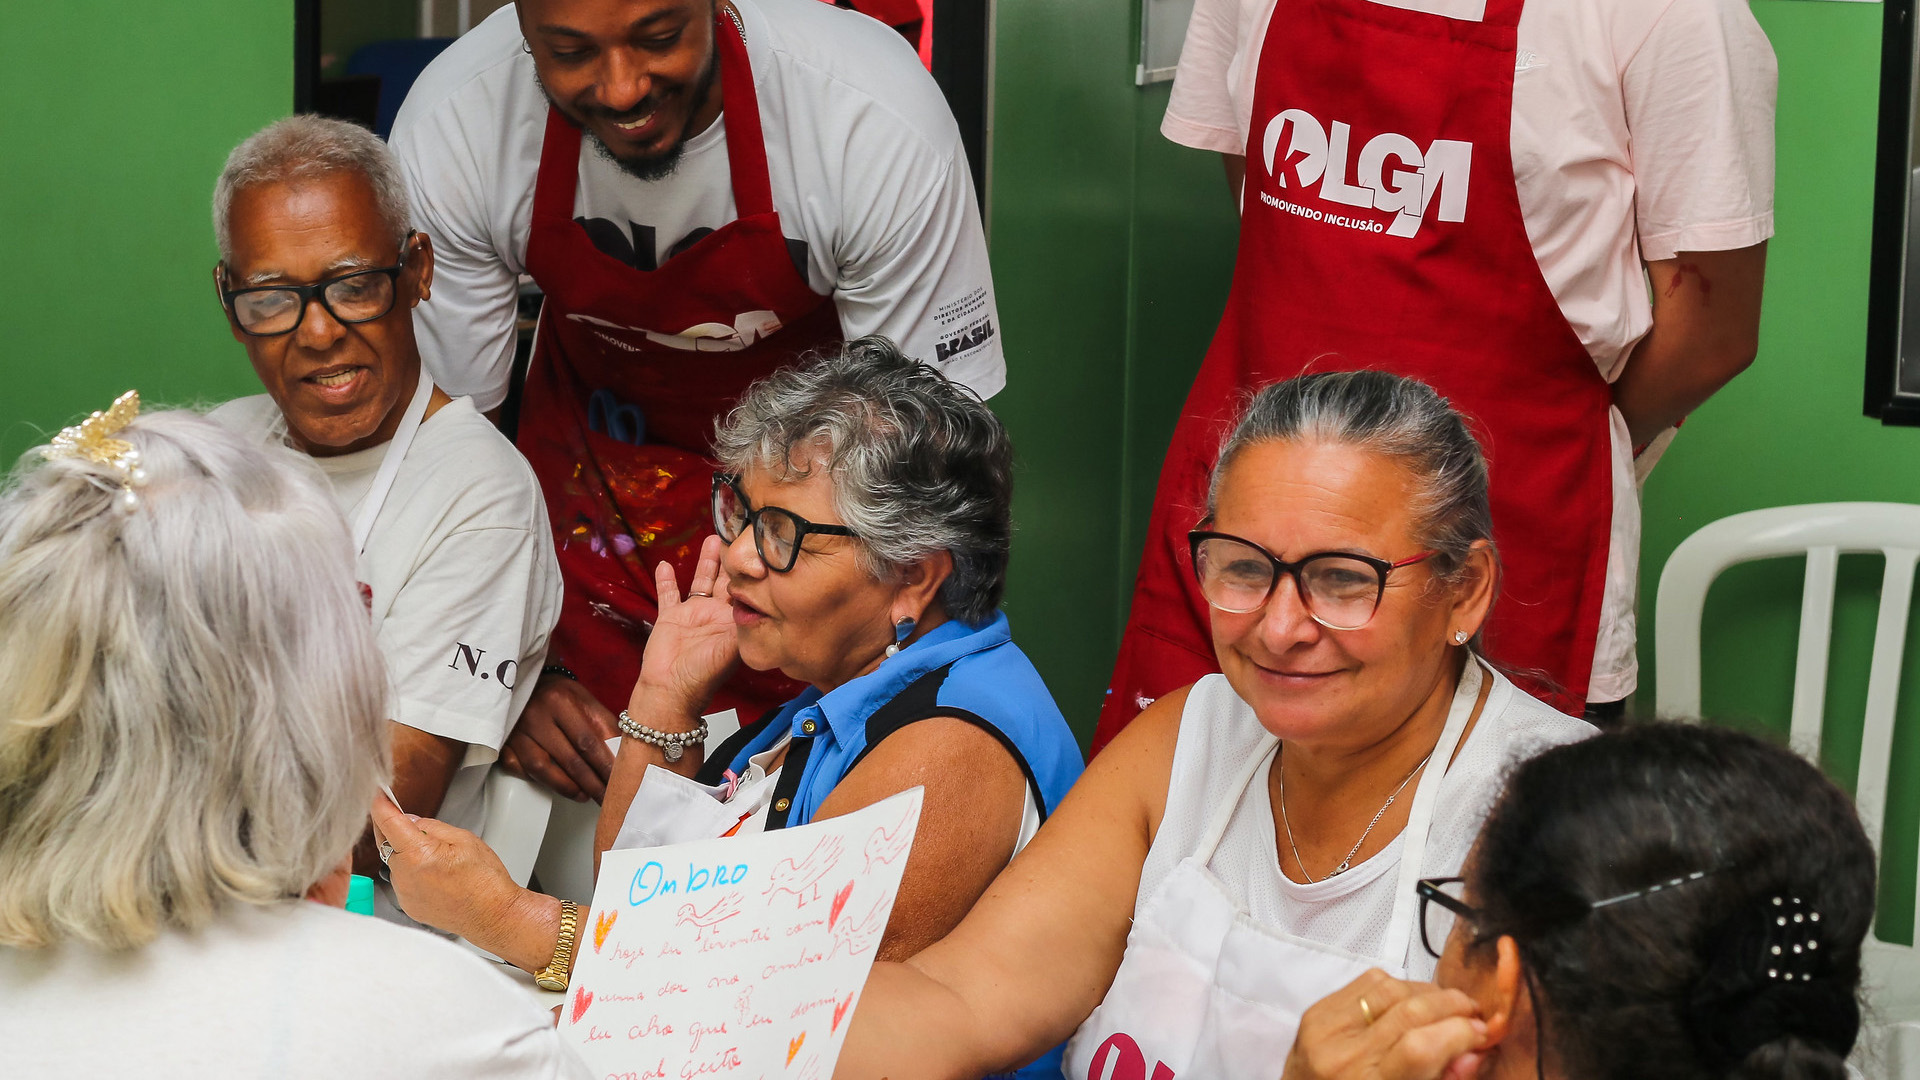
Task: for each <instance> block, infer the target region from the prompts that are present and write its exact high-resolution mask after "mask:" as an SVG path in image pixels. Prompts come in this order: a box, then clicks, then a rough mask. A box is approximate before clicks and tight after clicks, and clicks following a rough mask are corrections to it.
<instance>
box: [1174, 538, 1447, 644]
mask: <svg viewBox="0 0 1920 1080" xmlns="http://www.w3.org/2000/svg"><path fill="white" fill-rule="evenodd" d="M1187 542H1188V544H1189V545H1191V554H1192V555H1193V572H1194V576H1195V577H1197V578H1198V579H1199V582H1200V595H1202V596H1204V597H1206V598H1207V603H1209V604H1212V605H1213V606H1214V607H1216V608H1219V609H1220V610H1221V611H1225V612H1228V613H1231V614H1234V615H1245V614H1248V613H1249V612H1254V611H1259V610H1260V609H1261V608H1263V607H1265V606H1266V605H1267V600H1268V599H1269V598H1270V597H1272V596H1273V589H1274V586H1275V585H1276V584H1278V583H1279V581H1280V579H1281V577H1283V576H1285V577H1291V578H1293V586H1294V589H1295V591H1297V592H1298V593H1299V594H1300V603H1301V604H1302V605H1303V606H1304V607H1305V608H1306V609H1307V614H1308V615H1310V616H1312V617H1313V621H1314V622H1317V623H1319V624H1320V625H1321V626H1324V627H1326V628H1327V629H1329V630H1358V629H1360V628H1361V627H1363V626H1365V625H1367V623H1368V621H1370V620H1371V619H1372V618H1373V613H1374V612H1375V611H1378V610H1379V609H1380V598H1381V597H1382V596H1384V595H1385V594H1386V589H1387V575H1388V574H1390V573H1392V572H1393V571H1395V570H1397V569H1399V568H1400V567H1403V566H1412V565H1413V564H1415V563H1419V562H1425V561H1426V560H1428V559H1431V558H1433V557H1434V556H1435V555H1437V554H1439V552H1437V551H1423V552H1421V553H1420V554H1418V555H1415V556H1413V557H1412V558H1408V559H1401V560H1400V561H1399V562H1388V561H1387V560H1385V559H1376V558H1374V557H1373V556H1371V555H1361V554H1358V553H1356V552H1351V551H1321V552H1316V553H1315V554H1312V555H1309V556H1307V557H1306V558H1304V559H1301V560H1300V561H1299V562H1282V561H1281V560H1279V559H1277V558H1275V557H1274V556H1273V553H1272V552H1270V551H1268V550H1267V549H1266V548H1263V547H1261V546H1260V545H1259V544H1256V543H1254V542H1253V541H1251V540H1242V539H1241V538H1239V537H1237V536H1232V535H1229V534H1227V533H1220V532H1209V531H1207V530H1204V529H1196V530H1194V531H1193V532H1190V533H1188V534H1187Z"/></svg>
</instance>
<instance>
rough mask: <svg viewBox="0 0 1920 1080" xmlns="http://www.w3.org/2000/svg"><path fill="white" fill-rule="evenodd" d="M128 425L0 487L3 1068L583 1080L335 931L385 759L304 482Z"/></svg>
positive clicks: (496, 1003) (95, 420)
mask: <svg viewBox="0 0 1920 1080" xmlns="http://www.w3.org/2000/svg"><path fill="white" fill-rule="evenodd" d="M138 408H139V402H138V398H137V397H136V396H134V395H132V394H128V395H125V396H124V397H123V398H122V399H121V400H120V401H118V402H116V403H115V405H114V407H113V408H112V409H110V410H108V411H107V412H105V413H96V414H94V416H93V417H92V418H91V419H89V420H88V421H86V422H85V423H84V424H81V425H76V426H75V427H72V428H68V429H67V430H66V431H65V432H63V433H62V434H61V436H60V437H59V438H58V439H57V440H55V442H54V444H53V445H51V446H48V447H43V448H41V450H40V451H39V452H35V453H33V454H31V455H29V457H28V458H26V459H25V460H24V461H23V462H22V463H21V467H20V469H19V471H18V472H17V473H16V475H15V477H14V479H13V481H12V483H11V484H9V485H7V486H6V487H5V488H4V489H0V1046H4V1047H6V1055H7V1059H6V1060H7V1067H8V1073H9V1075H19V1076H81V1075H140V1076H147V1077H160V1078H172V1077H182V1078H184V1077H205V1076H265V1075H273V1076H283V1077H312V1078H315V1080H319V1078H322V1077H325V1078H332V1077H336V1076H341V1075H353V1076H379V1077H395V1078H399V1077H434V1076H459V1077H474V1076H488V1077H556V1076H577V1075H583V1072H584V1071H583V1067H582V1066H581V1065H580V1064H579V1062H578V1061H577V1059H575V1058H574V1057H573V1056H572V1054H571V1052H570V1051H568V1050H567V1049H566V1048H565V1047H564V1046H562V1045H561V1043H560V1042H559V1039H558V1038H557V1036H555V1034H554V1032H553V1030H552V1028H551V1027H550V1026H549V1025H548V1024H546V1023H545V1022H544V1020H545V1018H544V1017H543V1016H542V1015H541V1013H540V1012H539V1010H538V1009H536V1008H534V1007H533V1006H532V1005H531V1004H530V1003H528V1002H526V1001H525V1000H524V999H523V997H522V996H521V994H520V992H519V991H516V990H515V988H514V987H513V986H512V984H511V983H509V982H507V981H506V980H505V979H503V978H501V977H500V975H499V974H498V973H496V972H493V971H491V970H489V968H488V965H487V964H485V963H484V962H482V961H481V960H479V959H478V958H476V957H474V956H471V955H468V954H467V953H466V952H465V951H464V950H462V949H460V948H458V947H456V946H454V945H452V944H450V943H448V942H444V941H440V940H437V939H435V938H433V937H431V936H429V935H427V934H422V933H419V932H417V931H413V930H405V929H401V928H400V927H397V926H392V925H390V924H388V923H384V922H381V921H380V920H378V919H372V918H366V917H363V916H359V915H351V914H348V913H346V912H344V911H341V910H339V906H340V904H341V903H342V902H343V901H344V899H345V895H346V889H347V878H348V867H349V861H348V852H349V850H350V849H351V848H352V846H353V843H354V841H355V839H356V838H358V837H359V835H360V831H361V829H362V828H364V826H365V822H366V814H367V804H368V802H369V801H370V800H371V799H372V797H373V793H374V789H375V787H376V785H378V784H379V783H381V782H382V781H383V778H384V777H385V776H386V775H387V774H388V772H389V771H390V768H391V766H390V763H389V761H388V753H387V744H386V738H385V733H384V730H383V725H384V723H385V720H384V717H385V708H386V694H387V685H386V670H385V668H384V667H383V665H382V664H381V661H380V654H379V652H378V650H377V649H376V648H375V646H374V639H373V630H372V627H371V626H370V625H369V622H368V619H367V613H366V608H365V606H364V604H363V602H362V601H361V599H360V594H359V591H358V589H357V588H356V586H355V584H354V574H353V552H352V550H351V545H350V543H349V541H348V538H347V531H346V524H345V522H343V521H342V520H341V518H340V513H339V511H338V510H336V509H335V508H334V503H333V498H332V496H331V495H329V494H328V492H327V490H326V486H325V481H324V479H323V478H322V477H320V475H319V474H318V473H317V472H316V471H315V470H314V469H313V466H312V465H311V464H309V463H308V462H307V461H306V459H305V458H304V457H302V456H301V455H299V454H297V453H295V452H294V451H292V450H282V449H278V448H263V447H261V446H258V445H256V444H253V443H250V442H247V441H245V440H243V439H241V438H240V437H239V436H237V435H234V434H232V433H230V432H229V431H228V430H227V429H226V428H224V427H222V426H221V425H219V424H216V423H214V422H212V421H210V420H206V419H204V418H202V417H199V416H195V415H193V414H190V413H181V412H161V413H154V414H150V415H147V416H142V417H138V418H135V417H134V414H135V413H136V412H137V410H138ZM303 897H304V899H303ZM310 901H320V902H318V903H315V902H310Z"/></svg>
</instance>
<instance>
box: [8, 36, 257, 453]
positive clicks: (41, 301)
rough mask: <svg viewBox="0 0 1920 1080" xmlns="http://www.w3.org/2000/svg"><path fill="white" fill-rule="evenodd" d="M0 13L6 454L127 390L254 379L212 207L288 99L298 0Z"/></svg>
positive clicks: (185, 391)
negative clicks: (229, 312)
mask: <svg viewBox="0 0 1920 1080" xmlns="http://www.w3.org/2000/svg"><path fill="white" fill-rule="evenodd" d="M5 11H6V14H5V15H4V16H0V37H3V38H4V39H5V40H6V42H7V43H8V50H7V62H6V63H5V64H0V102H5V104H6V107H5V108H4V109H0V146H4V147H5V148H6V149H5V151H4V152H3V153H0V297H5V298H6V303H5V304H4V306H0V374H4V376H5V386H6V388H7V390H6V394H5V396H4V397H3V398H0V461H4V462H9V463H10V462H11V461H12V460H13V459H14V458H15V457H17V456H18V455H19V454H20V453H21V452H22V451H24V450H25V449H26V448H27V447H29V446H32V445H33V444H35V443H38V442H41V441H44V434H45V433H46V432H47V431H49V430H58V428H59V427H60V426H61V425H62V424H65V423H68V422H70V421H71V420H72V419H73V418H74V417H75V416H77V415H81V414H84V413H86V412H89V411H91V410H94V409H103V408H106V406H107V405H108V403H110V402H111V401H112V400H113V399H114V397H115V396H116V395H117V394H119V393H120V392H121V391H123V390H126V389H127V388H128V387H129V386H133V387H137V388H138V389H139V390H140V392H141V394H142V395H143V396H145V397H146V398H147V400H149V401H171V402H180V401H192V400H196V399H200V398H208V399H212V400H219V399H221V398H224V397H230V396H233V395H235V394H238V393H241V392H243V391H247V390H251V389H253V388H254V387H255V386H256V385H257V384H256V382H255V380H254V378H253V372H252V370H251V369H249V368H248V367H247V364H246V358H245V356H244V355H243V354H242V353H241V352H240V350H239V348H238V347H237V346H235V345H234V344H233V342H232V340H231V339H230V338H228V337H227V334H226V324H225V322H224V320H223V319H222V318H221V316H220V310H219V305H218V304H217V302H216V301H215V300H214V295H213V285H212V284H211V278H210V271H211V269H212V267H213V264H214V261H215V260H216V259H217V258H218V257H219V255H218V252H217V251H216V250H215V247H214V243H213V227H212V225H211V224H210V213H209V209H208V204H209V198H210V196H211V194H212V191H213V180H214V177H215V176H216V175H217V174H218V173H219V170H220V164H221V162H222V161H224V160H225V158H226V155H227V151H228V150H230V149H231V148H232V147H233V145H234V144H235V143H237V142H239V141H240V139H241V138H243V137H244V136H246V135H247V134H248V133H250V132H252V131H253V130H255V129H256V128H259V127H261V126H262V125H264V124H266V123H267V122H269V121H271V120H273V119H274V118H276V117H279V116H282V115H284V114H285V113H286V112H287V111H288V109H290V108H291V107H292V102H293V45H292V43H293V5H292V4H291V3H280V4H267V3H261V2H259V0H170V2H169V3H167V4H166V5H164V6H163V7H162V8H155V9H153V10H152V11H148V12H146V13H145V14H139V15H137V17H135V14H136V13H135V12H134V9H130V8H129V6H128V5H127V4H125V3H103V2H101V0H65V2H62V3H58V4H27V3H12V4H8V5H6V7H5ZM130 18H131V19H132V20H133V21H132V22H131V23H130V22H129V19H130ZM108 28H113V29H108ZM82 55H84V59H80V57H81V56H82Z"/></svg>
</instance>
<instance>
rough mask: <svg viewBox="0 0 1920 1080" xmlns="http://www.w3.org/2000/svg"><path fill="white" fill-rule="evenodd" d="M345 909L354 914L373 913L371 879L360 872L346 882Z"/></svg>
mask: <svg viewBox="0 0 1920 1080" xmlns="http://www.w3.org/2000/svg"><path fill="white" fill-rule="evenodd" d="M347 910H348V911H351V912H353V913H354V914H356V915H371V914H373V879H372V878H370V877H366V876H364V875H361V874H355V875H353V877H352V879H350V880H349V881H348V882H347Z"/></svg>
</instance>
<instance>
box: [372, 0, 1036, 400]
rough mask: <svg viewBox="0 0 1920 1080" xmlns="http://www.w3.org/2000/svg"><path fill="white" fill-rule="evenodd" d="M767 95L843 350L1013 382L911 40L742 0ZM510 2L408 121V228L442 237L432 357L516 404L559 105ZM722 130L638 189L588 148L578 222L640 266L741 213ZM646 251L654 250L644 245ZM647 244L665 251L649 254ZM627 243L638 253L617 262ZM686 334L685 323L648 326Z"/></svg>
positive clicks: (448, 57)
mask: <svg viewBox="0 0 1920 1080" xmlns="http://www.w3.org/2000/svg"><path fill="white" fill-rule="evenodd" d="M733 6H734V7H735V8H736V9H737V10H738V11H739V13H740V18H741V20H742V22H743V23H744V25H745V27H746V35H747V54H748V58H749V60H750V62H751V63H752V66H753V75H754V85H755V88H756V92H757V93H758V95H759V98H760V116H761V127H762V128H763V129H764V137H765V139H766V150H767V165H768V171H769V174H770V178H771V180H772V183H773V202H774V208H775V209H776V210H777V211H779V214H780V221H781V227H782V228H783V230H784V231H785V233H786V236H787V238H788V241H789V247H790V248H791V247H793V246H794V245H795V243H796V242H797V243H798V244H803V245H805V262H806V276H807V281H808V284H809V285H811V287H812V288H813V291H815V292H817V293H819V294H821V295H823V296H824V295H827V294H832V297H833V303H834V305H835V307H836V308H837V309H838V311H839V315H840V325H841V329H842V331H843V332H844V333H845V334H846V336H848V337H849V338H852V337H858V336H861V335H865V334H884V335H886V336H887V337H889V338H892V339H893V340H894V341H895V342H896V343H897V344H899V345H900V347H901V349H902V350H903V351H904V352H906V353H907V355H909V356H914V357H918V358H920V359H923V360H926V361H927V362H929V363H932V364H934V365H935V366H936V367H939V368H940V369H941V370H942V371H944V372H945V373H946V375H947V376H948V377H949V378H951V379H953V380H955V381H956V382H960V383H964V384H965V385H967V386H969V387H971V388H972V389H973V390H974V391H975V392H976V393H978V394H979V395H980V396H981V397H990V396H991V395H993V394H994V393H996V392H998V391H999V389H1000V388H1001V386H1003V385H1004V384H1005V382H1006V365H1005V361H1004V360H1003V358H1002V354H1001V350H1000V337H999V318H998V315H997V312H996V310H995V306H994V296H993V278H992V276H991V274H990V272H989V270H988V265H987V245H986V234H985V232H984V230H983V229H982V228H981V224H980V212H979V208H978V206H977V205H976V204H975V202H974V192H973V180H972V177H971V175H970V174H969V173H968V171H967V161H966V154H965V152H964V151H963V150H962V148H961V144H960V130H959V127H958V125H956V124H955V123H954V120H953V114H952V113H951V112H950V111H949V110H948V108H947V104H946V100H945V99H944V98H943V97H941V95H940V89H939V87H938V86H937V85H936V84H935V83H934V81H933V78H932V76H930V75H928V74H927V71H926V69H925V68H923V67H921V66H920V61H919V57H917V56H916V55H915V54H914V51H913V49H912V47H911V46H909V45H908V44H907V43H906V41H905V39H904V38H902V37H901V36H900V35H899V34H898V33H896V32H895V31H893V30H892V29H890V28H888V27H886V26H884V25H882V24H881V23H879V22H877V21H875V20H873V19H870V18H868V17H866V16H864V15H860V14H858V13H856V12H853V11H848V10H844V9H840V8H836V7H834V6H833V5H831V4H822V3H820V2H819V0H734V5H733ZM522 40H523V39H522V38H521V35H520V27H519V24H518V22H517V21H516V16H515V12H514V8H513V6H512V5H509V6H507V7H504V8H501V9H500V10H499V11H497V12H495V13H494V14H493V15H491V16H489V17H488V18H487V19H486V20H485V21H484V22H482V23H481V24H480V25H479V26H477V27H475V28H474V29H473V30H472V32H470V33H468V34H467V35H466V36H465V37H463V38H461V39H460V40H459V41H456V42H454V43H453V45H452V46H450V47H449V48H448V49H447V50H446V51H445V52H443V53H441V54H440V56H439V57H438V58H437V59H435V60H434V62H433V63H432V64H430V65H428V67H427V69H426V71H425V72H423V73H422V74H421V76H420V79H419V81H418V82H416V83H414V86H413V90H412V91H411V92H410V93H409V94H408V95H407V100H406V103H405V104H404V105H402V106H401V109H400V114H399V117H398V119H396V120H395V122H394V129H393V147H394V150H395V151H396V152H397V153H398V155H399V157H400V161H401V166H402V168H403V169H404V170H405V173H406V177H407V186H408V189H409V190H410V191H411V193H412V197H413V215H414V225H415V226H416V227H417V228H419V229H420V230H421V231H423V232H425V233H427V234H428V235H429V236H431V237H432V238H433V245H434V256H435V261H434V281H433V298H432V299H431V300H429V301H427V302H426V303H424V304H421V305H420V306H419V307H417V308H415V309H414V325H415V327H416V328H417V330H418V331H419V336H420V348H421V352H422V354H423V355H424V356H425V358H426V361H427V366H428V368H429V370H431V371H432V372H433V375H434V379H435V381H436V382H438V383H439V384H440V385H441V386H442V387H444V388H445V389H446V390H447V392H448V393H451V394H471V395H472V396H473V398H474V401H475V403H476V405H477V406H478V407H479V408H480V409H482V410H486V409H491V408H493V407H494V406H496V405H498V404H500V402H501V401H502V400H503V399H504V398H505V396H506V392H507V382H508V374H509V367H510V365H511V362H512V359H513V346H514V319H515V309H516V292H517V280H518V275H520V274H521V273H522V272H524V271H525V269H526V257H527V237H528V233H529V229H530V226H531V222H532V218H533V190H534V178H535V176H536V174H537V173H538V172H539V165H540V146H541V141H542V138H543V135H544V132H545V130H546V121H547V99H546V97H545V95H544V94H542V93H541V90H540V87H539V86H538V84H536V82H535V81H534V69H533V57H532V56H530V55H529V54H527V53H526V52H525V51H524V50H523V49H522V48H521V45H522ZM725 128H726V123H725V120H724V119H722V120H716V121H715V122H714V124H713V126H711V127H709V128H708V129H707V130H706V131H703V132H701V133H700V134H698V135H695V136H694V137H693V138H691V139H689V140H687V143H686V149H685V152H684V154H683V156H682V158H681V160H680V163H679V167H678V168H677V169H676V170H675V171H674V173H673V174H672V175H671V176H669V177H667V178H666V179H664V180H658V181H653V182H646V181H641V180H637V179H634V178H633V177H632V176H629V175H628V174H626V173H624V172H622V171H620V169H619V168H618V167H616V166H615V165H613V164H612V163H610V162H608V161H606V160H605V159H604V158H602V157H601V156H600V154H599V153H598V152H597V151H596V150H595V148H594V147H593V145H592V143H591V141H590V140H587V139H583V140H582V141H581V147H580V180H579V184H578V190H577V192H576V194H575V202H574V216H575V217H576V218H593V219H598V220H599V221H600V222H602V223H603V224H602V226H601V227H599V228H597V229H596V235H597V238H596V243H600V244H603V245H608V246H609V247H610V248H612V249H613V250H610V252H609V253H610V254H613V255H614V256H615V257H616V258H621V259H623V260H624V261H629V262H630V263H631V262H634V261H636V260H637V261H638V263H639V264H641V265H643V267H644V268H648V269H651V268H652V267H654V266H656V265H658V264H662V263H666V262H667V261H668V258H669V254H670V253H671V252H672V250H673V249H674V248H675V247H676V246H677V245H679V244H680V243H681V242H682V241H683V240H685V239H687V238H688V237H690V236H691V235H692V234H693V233H694V232H695V231H696V230H707V229H717V228H719V227H721V226H723V225H725V224H727V223H728V222H730V221H733V220H734V219H735V218H736V217H737V216H738V215H737V212H736V210H735V207H734V202H733V186H732V180H731V177H730V175H729V172H728V155H727V145H726V131H725ZM636 240H637V241H638V242H639V248H640V250H637V251H636V250H634V248H633V244H634V242H635V241H636ZM649 245H651V250H647V248H648V246H649ZM622 249H624V250H622ZM647 329H650V330H656V331H662V332H667V333H677V332H678V331H679V330H681V329H683V328H680V327H671V328H669V327H648V328H647Z"/></svg>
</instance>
